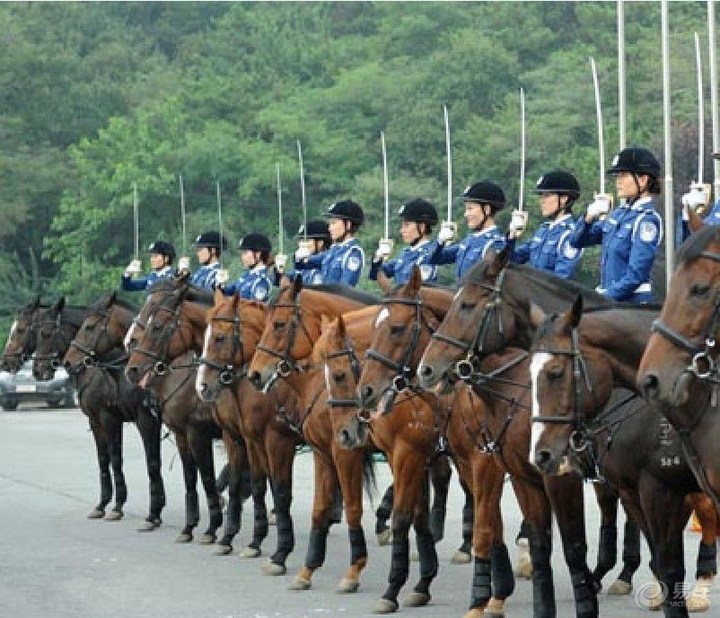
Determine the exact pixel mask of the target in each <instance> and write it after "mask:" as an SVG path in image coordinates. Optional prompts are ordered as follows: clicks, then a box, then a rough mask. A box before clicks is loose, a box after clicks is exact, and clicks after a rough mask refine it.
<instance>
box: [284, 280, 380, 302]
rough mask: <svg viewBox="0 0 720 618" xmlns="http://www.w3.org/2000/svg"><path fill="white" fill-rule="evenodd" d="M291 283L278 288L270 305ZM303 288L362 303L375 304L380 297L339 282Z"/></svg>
mask: <svg viewBox="0 0 720 618" xmlns="http://www.w3.org/2000/svg"><path fill="white" fill-rule="evenodd" d="M292 285H293V284H290V285H289V286H284V287H282V288H281V289H280V292H279V293H278V295H277V296H276V297H275V298H274V299H273V300H272V301H271V302H270V306H271V307H275V306H276V305H277V301H278V298H279V297H280V294H282V292H284V291H285V289H286V288H288V287H291V286H292ZM302 289H303V290H311V291H314V292H325V293H327V294H333V295H335V296H341V297H342V298H347V299H348V300H354V301H355V302H358V303H362V304H364V305H377V304H379V303H380V299H379V298H378V297H377V296H375V295H374V294H370V293H369V292H363V291H362V290H357V289H355V288H352V287H350V286H348V285H343V284H341V283H318V284H309V285H303V288H302Z"/></svg>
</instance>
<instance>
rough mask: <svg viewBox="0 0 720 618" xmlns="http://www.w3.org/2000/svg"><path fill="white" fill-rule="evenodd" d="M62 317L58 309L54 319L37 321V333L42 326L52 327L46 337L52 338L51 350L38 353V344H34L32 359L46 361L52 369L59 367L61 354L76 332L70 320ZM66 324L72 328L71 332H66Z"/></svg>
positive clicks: (40, 332)
mask: <svg viewBox="0 0 720 618" xmlns="http://www.w3.org/2000/svg"><path fill="white" fill-rule="evenodd" d="M62 317H63V316H62V310H60V311H58V314H57V316H55V318H54V319H50V320H41V321H40V322H38V335H42V329H43V326H50V327H52V328H53V333H52V335H51V336H49V337H48V339H52V352H50V353H49V354H38V352H37V348H38V346H36V348H35V355H34V360H35V361H48V362H49V363H50V366H51V367H52V368H53V369H57V368H58V367H60V365H61V362H60V357H61V354H65V351H66V350H67V349H68V348H69V347H70V343H71V342H72V340H73V338H74V337H75V333H76V332H77V329H76V326H75V325H74V324H72V323H70V322H63V319H62ZM68 326H69V327H70V328H72V329H74V330H73V332H72V334H70V335H67V334H66V333H67V331H68V329H67V328H66V327H68ZM43 347H46V346H43Z"/></svg>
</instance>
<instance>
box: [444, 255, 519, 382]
mask: <svg viewBox="0 0 720 618" xmlns="http://www.w3.org/2000/svg"><path fill="white" fill-rule="evenodd" d="M505 272H506V271H505V269H504V268H503V269H502V270H501V271H500V274H499V275H498V277H497V280H496V282H495V283H494V284H493V285H490V284H488V283H472V284H466V285H474V286H479V287H480V288H482V289H485V290H487V291H489V292H490V298H489V299H488V301H487V302H486V303H485V305H484V307H483V313H482V316H481V318H480V327H479V328H478V330H477V333H476V334H475V337H474V338H473V340H472V341H471V342H470V343H468V342H466V341H463V340H462V339H456V338H455V337H450V336H449V335H446V334H444V333H442V332H441V331H436V332H434V333H433V334H432V337H433V338H434V339H438V340H439V341H442V342H444V343H448V344H450V345H452V346H454V347H456V348H459V349H460V350H462V351H463V352H464V353H465V358H464V359H462V360H459V361H458V362H457V363H456V364H455V373H456V374H457V376H458V377H459V378H460V379H466V378H468V377H470V376H471V375H472V374H474V373H477V372H479V371H480V364H481V358H480V356H481V355H482V353H483V352H484V348H485V345H486V343H485V337H486V335H487V334H488V332H489V331H490V325H491V324H492V321H493V317H494V315H495V314H496V313H497V323H498V334H499V335H500V337H501V340H502V342H503V343H502V345H500V348H503V347H504V345H505V344H504V342H505V328H504V326H503V320H502V313H501V312H500V307H501V305H502V285H503V282H504V280H505Z"/></svg>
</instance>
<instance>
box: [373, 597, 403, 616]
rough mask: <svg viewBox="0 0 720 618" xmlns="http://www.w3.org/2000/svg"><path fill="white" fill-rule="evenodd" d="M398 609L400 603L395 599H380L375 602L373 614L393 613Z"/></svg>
mask: <svg viewBox="0 0 720 618" xmlns="http://www.w3.org/2000/svg"><path fill="white" fill-rule="evenodd" d="M397 609H398V604H397V603H396V602H395V601H390V600H388V599H380V600H379V601H378V602H377V603H375V607H373V614H392V613H394V612H396V611H397Z"/></svg>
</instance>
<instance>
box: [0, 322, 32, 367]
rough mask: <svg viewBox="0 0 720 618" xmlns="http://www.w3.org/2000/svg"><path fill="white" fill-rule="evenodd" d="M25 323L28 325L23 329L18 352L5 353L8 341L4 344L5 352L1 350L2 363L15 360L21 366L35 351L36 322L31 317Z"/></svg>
mask: <svg viewBox="0 0 720 618" xmlns="http://www.w3.org/2000/svg"><path fill="white" fill-rule="evenodd" d="M27 323H28V325H27V326H26V327H25V329H26V330H25V331H24V332H23V341H22V344H21V348H20V350H19V351H18V352H7V351H5V350H7V347H8V344H9V343H10V340H9V339H8V341H7V343H6V344H5V350H3V353H2V360H3V361H6V360H10V359H17V360H19V361H20V363H21V364H23V363H25V362H26V361H28V360H30V358H31V356H32V353H33V352H34V351H35V340H36V339H37V332H36V331H35V327H36V322H35V321H34V316H33V315H31V316H30V318H28V319H27ZM16 328H17V327H16Z"/></svg>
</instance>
